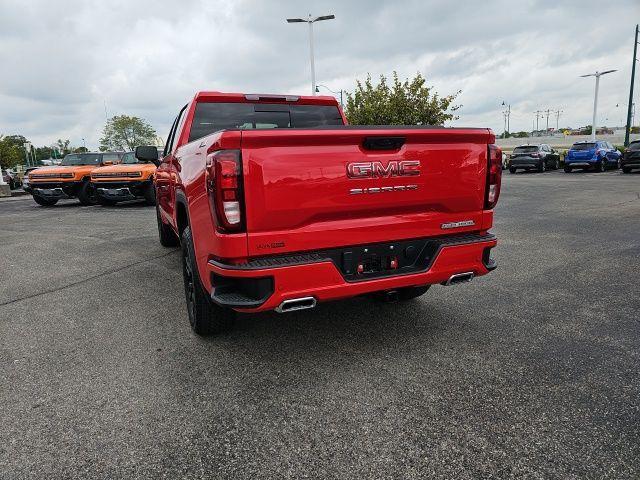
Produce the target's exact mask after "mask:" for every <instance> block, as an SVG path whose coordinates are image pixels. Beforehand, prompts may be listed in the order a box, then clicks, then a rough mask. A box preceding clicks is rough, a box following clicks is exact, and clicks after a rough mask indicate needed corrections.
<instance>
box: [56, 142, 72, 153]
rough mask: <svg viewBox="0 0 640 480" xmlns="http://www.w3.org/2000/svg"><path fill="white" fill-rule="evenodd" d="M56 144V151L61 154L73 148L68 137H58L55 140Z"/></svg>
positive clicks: (69, 151)
mask: <svg viewBox="0 0 640 480" xmlns="http://www.w3.org/2000/svg"><path fill="white" fill-rule="evenodd" d="M56 145H57V146H58V152H60V153H61V154H62V155H63V156H64V155H66V154H67V153H71V151H72V150H73V148H72V147H71V140H69V139H68V138H67V139H66V140H62V139H60V138H59V139H58V141H57V142H56Z"/></svg>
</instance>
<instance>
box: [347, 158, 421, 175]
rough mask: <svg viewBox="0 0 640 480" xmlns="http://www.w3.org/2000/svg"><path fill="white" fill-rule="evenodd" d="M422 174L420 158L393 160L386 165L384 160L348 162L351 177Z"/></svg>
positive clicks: (348, 172)
mask: <svg viewBox="0 0 640 480" xmlns="http://www.w3.org/2000/svg"><path fill="white" fill-rule="evenodd" d="M412 175H420V161H419V160H402V161H397V160H391V161H390V162H389V163H387V165H386V166H384V165H383V163H382V162H357V163H347V176H348V177H349V178H376V177H380V178H388V177H408V176H412Z"/></svg>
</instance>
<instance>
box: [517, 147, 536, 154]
mask: <svg viewBox="0 0 640 480" xmlns="http://www.w3.org/2000/svg"><path fill="white" fill-rule="evenodd" d="M537 151H538V147H537V146H535V145H534V146H527V147H516V148H514V149H513V153H533V152H537Z"/></svg>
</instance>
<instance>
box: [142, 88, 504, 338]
mask: <svg viewBox="0 0 640 480" xmlns="http://www.w3.org/2000/svg"><path fill="white" fill-rule="evenodd" d="M345 124H346V119H345V117H344V115H343V114H342V113H341V111H340V108H339V105H338V103H337V102H336V100H335V99H334V98H332V97H310V96H309V97H298V96H285V95H243V94H230V93H220V92H200V93H198V94H196V95H195V97H194V98H193V100H192V101H191V102H189V103H188V104H187V105H185V106H184V107H183V108H182V109H181V110H180V112H179V113H178V115H177V117H176V119H175V121H174V122H173V126H172V128H171V131H170V132H169V135H168V136H167V143H166V145H165V149H164V157H163V158H162V161H159V160H158V158H157V155H158V151H157V149H156V147H138V148H137V149H136V157H137V158H138V159H140V160H144V161H153V162H157V163H158V168H157V170H156V195H157V204H156V218H157V223H158V233H159V239H160V243H161V244H162V245H163V246H167V247H169V246H178V245H180V247H181V249H182V265H183V278H184V289H185V295H186V305H187V313H188V318H189V321H190V323H191V327H192V329H193V330H194V332H196V333H197V334H200V335H204V334H211V333H220V332H223V331H225V330H227V329H229V328H230V327H231V325H232V323H233V319H234V316H235V312H237V311H240V312H245V313H253V312H261V311H268V310H275V311H276V312H279V313H284V312H291V311H295V310H302V309H307V308H313V307H315V306H316V303H317V302H323V301H329V300H335V299H342V298H348V297H354V296H358V295H364V294H371V295H374V296H375V297H376V298H380V299H386V300H409V299H412V298H416V297H418V296H420V295H422V294H424V293H425V292H426V291H427V290H428V289H429V287H430V286H431V285H433V284H445V285H453V284H458V283H462V282H468V281H470V280H472V279H473V278H474V277H476V276H480V275H486V274H488V273H489V272H491V271H492V270H493V269H494V268H495V267H496V262H495V260H493V259H492V258H491V256H490V251H491V249H492V248H493V247H495V246H496V242H497V240H496V237H495V236H494V235H493V234H491V233H489V232H488V231H489V229H490V228H491V226H492V219H493V208H494V207H495V205H496V203H497V201H498V197H499V194H500V181H501V175H502V169H501V161H502V152H501V150H500V148H499V147H497V146H496V145H495V144H494V142H495V135H494V134H493V132H491V130H489V129H486V128H482V129H480V128H478V129H472V128H455V129H453V128H452V129H448V128H433V127H428V126H415V127H402V126H384V127H383V126H347V125H345ZM318 127H322V128H318Z"/></svg>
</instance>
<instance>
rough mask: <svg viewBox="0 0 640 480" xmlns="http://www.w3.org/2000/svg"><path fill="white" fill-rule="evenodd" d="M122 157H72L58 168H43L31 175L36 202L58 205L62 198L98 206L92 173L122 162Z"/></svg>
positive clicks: (114, 154)
mask: <svg viewBox="0 0 640 480" xmlns="http://www.w3.org/2000/svg"><path fill="white" fill-rule="evenodd" d="M121 156H122V153H119V152H97V153H91V152H88V153H70V154H68V155H66V156H65V157H64V158H63V159H62V162H60V165H59V166H55V167H40V168H37V169H35V170H34V171H32V172H31V173H29V187H30V188H31V195H33V200H34V201H35V202H36V203H37V204H38V205H42V206H51V205H55V204H56V203H57V202H58V200H60V199H62V198H74V197H75V198H77V199H78V200H79V201H80V203H81V204H83V205H94V204H96V203H97V201H98V200H97V198H96V195H95V191H94V189H93V187H92V186H91V181H90V179H91V172H92V171H93V170H95V169H96V168H98V167H100V166H103V165H113V164H114V163H118V162H119V161H120V157H121Z"/></svg>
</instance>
